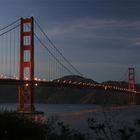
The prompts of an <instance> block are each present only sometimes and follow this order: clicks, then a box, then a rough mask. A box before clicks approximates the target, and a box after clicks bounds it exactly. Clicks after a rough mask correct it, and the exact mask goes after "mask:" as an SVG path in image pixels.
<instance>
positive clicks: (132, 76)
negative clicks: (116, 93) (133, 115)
mask: <svg viewBox="0 0 140 140" xmlns="http://www.w3.org/2000/svg"><path fill="white" fill-rule="evenodd" d="M128 90H129V91H131V92H132V93H130V94H129V104H135V68H134V67H130V68H129V69H128Z"/></svg>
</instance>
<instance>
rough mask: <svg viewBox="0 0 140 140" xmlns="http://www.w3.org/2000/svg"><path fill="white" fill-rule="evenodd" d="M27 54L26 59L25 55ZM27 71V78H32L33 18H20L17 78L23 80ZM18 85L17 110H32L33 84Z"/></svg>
mask: <svg viewBox="0 0 140 140" xmlns="http://www.w3.org/2000/svg"><path fill="white" fill-rule="evenodd" d="M26 54H28V56H29V57H28V59H27V58H26V57H25V56H27V55H26ZM27 72H28V80H29V81H32V80H34V19H33V17H31V18H25V19H23V18H21V19H20V68H19V78H20V80H25V79H26V78H25V76H26V73H27ZM26 80H27V79H26ZM28 80H27V83H26V84H25V85H23V84H21V85H19V87H18V111H19V112H33V111H34V102H33V93H34V85H33V84H31V83H32V82H28Z"/></svg>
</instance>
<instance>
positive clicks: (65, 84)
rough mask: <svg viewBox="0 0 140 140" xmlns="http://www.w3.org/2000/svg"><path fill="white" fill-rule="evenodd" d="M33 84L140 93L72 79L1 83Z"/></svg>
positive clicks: (3, 81)
mask: <svg viewBox="0 0 140 140" xmlns="http://www.w3.org/2000/svg"><path fill="white" fill-rule="evenodd" d="M31 84H33V85H34V86H36V87H37V86H39V87H40V86H48V87H69V88H89V89H92V88H93V89H100V90H108V91H118V92H123V93H129V94H130V93H133V94H134V93H136V94H140V92H137V91H135V92H132V91H129V90H128V89H126V88H121V87H117V86H111V85H103V84H95V83H83V82H72V81H66V80H64V81H60V80H55V81H45V80H43V81H42V80H18V79H0V85H25V86H29V85H31Z"/></svg>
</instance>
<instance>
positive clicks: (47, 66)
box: [0, 17, 139, 113]
mask: <svg viewBox="0 0 140 140" xmlns="http://www.w3.org/2000/svg"><path fill="white" fill-rule="evenodd" d="M0 57H1V59H0V72H1V75H0V85H17V86H18V112H21V113H23V112H25V113H26V112H28V113H31V112H35V106H34V88H35V87H39V86H53V87H72V88H94V89H102V90H106V91H107V90H108V91H118V92H122V93H126V94H129V99H128V100H129V104H135V95H136V94H139V92H138V91H136V89H135V69H134V68H133V67H131V68H129V72H128V88H123V87H117V86H112V85H106V84H97V83H96V84H95V83H87V82H77V81H66V80H63V81H62V80H53V79H58V78H60V77H62V76H65V75H80V76H82V74H81V72H80V71H79V70H77V69H76V68H75V67H74V66H73V65H72V63H70V61H69V60H68V59H66V58H65V57H64V55H63V54H62V53H61V52H60V51H59V50H58V48H57V47H56V46H55V45H54V43H53V42H52V41H51V40H50V38H49V37H48V35H47V34H46V33H45V32H44V30H43V29H42V28H41V26H40V25H39V23H38V22H37V21H36V20H35V19H34V18H33V17H31V18H20V19H18V20H16V21H14V22H12V23H11V24H9V25H7V26H5V27H4V28H1V29H0ZM42 75H43V76H42Z"/></svg>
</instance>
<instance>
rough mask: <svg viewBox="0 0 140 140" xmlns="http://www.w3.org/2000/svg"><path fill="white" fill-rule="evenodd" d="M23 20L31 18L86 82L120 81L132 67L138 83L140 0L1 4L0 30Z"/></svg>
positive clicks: (8, 0) (3, 0)
mask: <svg viewBox="0 0 140 140" xmlns="http://www.w3.org/2000/svg"><path fill="white" fill-rule="evenodd" d="M21 16H22V17H30V16H34V18H35V19H36V20H37V21H38V22H39V23H40V24H41V25H42V27H43V29H44V30H45V31H46V32H47V34H48V36H49V37H50V38H51V40H52V41H53V42H54V44H55V45H56V46H57V48H58V49H59V50H60V51H61V52H62V53H63V54H64V56H65V57H66V58H67V59H68V60H69V61H70V62H71V63H72V64H73V65H74V66H75V67H76V68H77V69H78V70H79V71H80V72H81V73H83V75H84V76H85V77H88V78H92V79H94V80H96V81H98V82H102V81H106V80H120V79H121V78H122V77H123V75H124V74H125V73H127V70H128V67H131V66H134V67H135V68H136V76H137V78H136V80H137V82H140V0H0V28H1V27H3V26H5V25H7V24H8V23H11V22H12V21H14V20H16V19H18V18H20V17H21ZM126 76H127V75H126ZM126 79H127V77H124V79H122V80H126Z"/></svg>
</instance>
